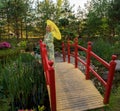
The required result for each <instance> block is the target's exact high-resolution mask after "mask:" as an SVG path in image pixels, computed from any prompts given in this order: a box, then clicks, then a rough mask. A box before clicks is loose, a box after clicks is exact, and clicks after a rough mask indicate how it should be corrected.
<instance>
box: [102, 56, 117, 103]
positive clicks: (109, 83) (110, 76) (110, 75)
mask: <svg viewBox="0 0 120 111" xmlns="http://www.w3.org/2000/svg"><path fill="white" fill-rule="evenodd" d="M116 58H117V56H116V55H112V60H111V62H110V67H109V73H108V79H107V86H106V89H105V90H106V91H105V95H104V101H103V102H104V104H108V103H109V98H110V93H111V88H112V82H113V78H114V73H115V67H116V62H115V60H116Z"/></svg>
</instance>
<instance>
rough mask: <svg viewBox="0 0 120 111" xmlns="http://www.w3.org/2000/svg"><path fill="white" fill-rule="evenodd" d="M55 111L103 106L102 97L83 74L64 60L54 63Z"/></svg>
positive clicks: (83, 109)
mask: <svg viewBox="0 0 120 111" xmlns="http://www.w3.org/2000/svg"><path fill="white" fill-rule="evenodd" d="M55 69H56V75H55V76H56V77H55V78H56V98H57V111H88V110H90V109H96V108H101V107H103V106H104V104H103V97H102V96H101V95H100V93H99V92H98V90H97V89H96V88H95V87H94V85H93V83H92V82H91V81H90V80H85V76H84V74H83V73H82V72H81V71H80V70H79V69H77V68H76V69H75V68H74V65H72V64H68V63H66V62H58V63H56V68H55Z"/></svg>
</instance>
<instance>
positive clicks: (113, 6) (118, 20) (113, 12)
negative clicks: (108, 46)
mask: <svg viewBox="0 0 120 111" xmlns="http://www.w3.org/2000/svg"><path fill="white" fill-rule="evenodd" d="M108 16H109V25H110V27H111V35H112V36H113V37H114V36H115V34H119V33H117V32H119V31H118V30H120V28H119V26H120V0H112V1H111V3H110V6H109V10H108Z"/></svg>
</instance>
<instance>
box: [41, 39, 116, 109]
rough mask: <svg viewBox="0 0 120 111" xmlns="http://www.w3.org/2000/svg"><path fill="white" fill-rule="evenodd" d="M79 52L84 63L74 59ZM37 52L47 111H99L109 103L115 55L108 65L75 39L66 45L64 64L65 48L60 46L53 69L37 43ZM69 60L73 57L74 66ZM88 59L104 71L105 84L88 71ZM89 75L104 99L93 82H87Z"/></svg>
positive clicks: (89, 68)
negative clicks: (83, 55)
mask: <svg viewBox="0 0 120 111" xmlns="http://www.w3.org/2000/svg"><path fill="white" fill-rule="evenodd" d="M70 47H74V50H75V52H74V53H71V51H70ZM79 49H80V50H83V51H85V53H86V61H84V60H83V59H80V57H79V55H78V50H79ZM40 51H41V57H42V64H43V68H44V74H45V78H46V84H47V88H48V93H49V99H50V107H51V111H88V110H91V109H98V108H102V107H104V106H105V104H108V103H109V98H110V92H111V87H112V81H113V76H114V72H115V66H116V62H115V60H116V56H115V55H113V56H112V60H111V62H110V63H107V62H106V61H104V60H103V59H102V58H100V57H98V56H97V55H96V54H95V53H93V52H92V51H91V43H90V42H89V43H88V47H87V48H84V47H82V46H79V45H78V43H77V39H76V41H75V43H74V44H70V42H69V41H68V43H67V57H68V60H67V62H66V61H65V60H66V51H65V44H64V43H63V44H62V53H63V58H61V60H60V61H56V62H55V65H54V66H53V62H52V61H50V60H48V57H47V50H46V46H45V44H43V43H42V41H40ZM71 56H72V57H74V61H75V62H74V65H73V64H71V63H70V61H71V59H70V58H71ZM91 56H93V57H94V58H96V59H97V60H98V61H99V62H100V63H102V64H103V65H104V66H105V67H106V68H108V79H107V81H104V80H103V79H102V78H101V77H100V76H99V74H98V73H97V72H96V71H95V70H94V69H93V67H91V65H90V58H91ZM62 60H63V61H62ZM78 62H81V63H82V64H83V65H84V66H85V68H86V70H85V74H83V72H82V71H81V70H80V69H79V68H78ZM54 67H55V68H54ZM90 72H91V73H93V75H94V76H95V77H96V78H97V79H98V80H99V81H100V82H101V83H102V84H103V86H104V87H105V93H104V96H102V95H101V94H100V93H99V91H98V90H97V89H96V87H95V86H94V84H93V82H92V81H91V80H90Z"/></svg>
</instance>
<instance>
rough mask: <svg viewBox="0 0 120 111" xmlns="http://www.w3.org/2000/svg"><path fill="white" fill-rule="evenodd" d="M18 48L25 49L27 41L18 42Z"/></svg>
mask: <svg viewBox="0 0 120 111" xmlns="http://www.w3.org/2000/svg"><path fill="white" fill-rule="evenodd" d="M18 46H19V47H22V48H26V46H27V41H20V42H19V43H18Z"/></svg>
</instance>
